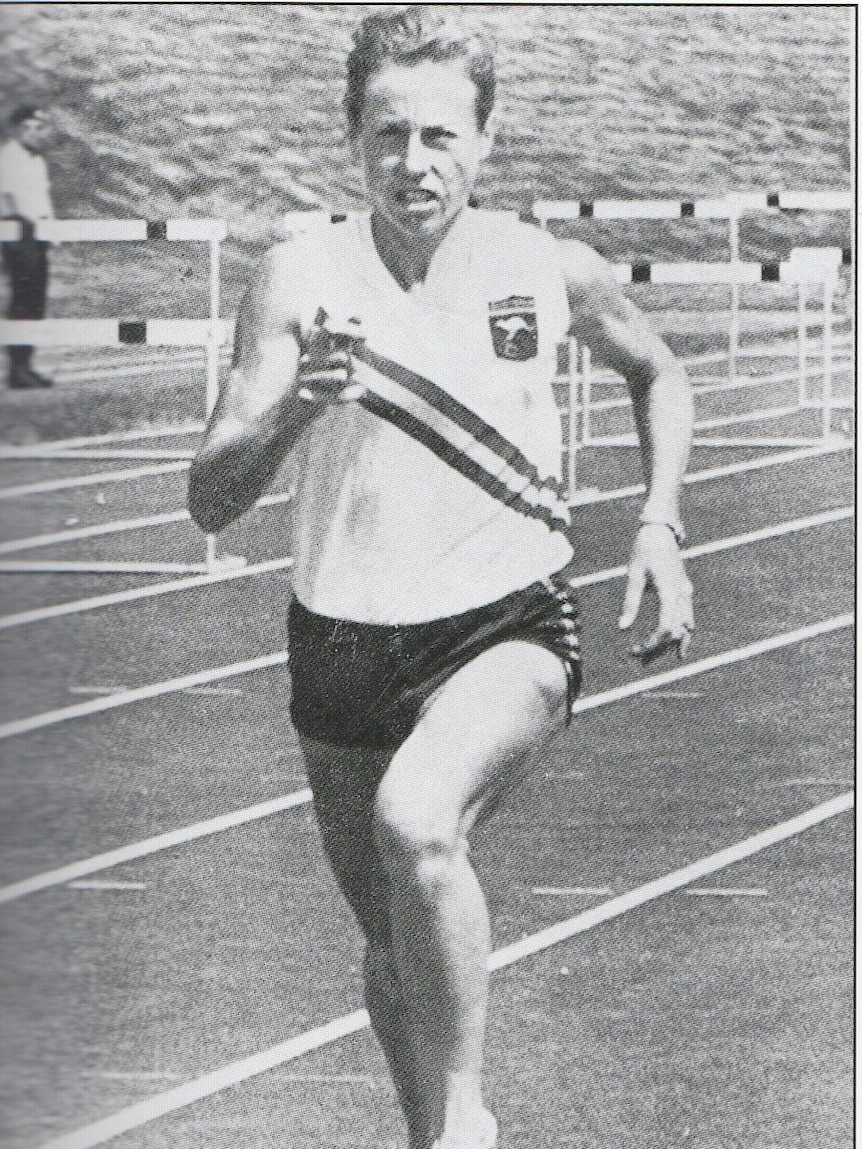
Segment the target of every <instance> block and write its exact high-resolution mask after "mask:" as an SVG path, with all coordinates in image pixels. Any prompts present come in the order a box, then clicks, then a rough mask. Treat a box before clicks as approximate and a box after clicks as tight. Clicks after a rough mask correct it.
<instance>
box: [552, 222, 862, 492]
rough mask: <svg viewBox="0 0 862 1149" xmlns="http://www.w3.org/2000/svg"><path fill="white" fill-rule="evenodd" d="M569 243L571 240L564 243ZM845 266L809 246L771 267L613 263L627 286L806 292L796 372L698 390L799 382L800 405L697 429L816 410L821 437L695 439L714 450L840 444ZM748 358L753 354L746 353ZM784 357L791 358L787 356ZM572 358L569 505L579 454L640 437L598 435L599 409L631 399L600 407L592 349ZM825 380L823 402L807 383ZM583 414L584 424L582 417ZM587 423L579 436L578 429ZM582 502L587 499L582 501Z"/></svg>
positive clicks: (844, 404) (765, 351)
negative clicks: (840, 293)
mask: <svg viewBox="0 0 862 1149" xmlns="http://www.w3.org/2000/svg"><path fill="white" fill-rule="evenodd" d="M561 242H565V241H561ZM842 260H843V252H842V249H841V248H837V247H823V248H816V247H815V248H810V247H800V248H794V249H793V250H792V251H791V254H790V258H789V259H787V260H784V261H769V262H766V263H743V262H737V263H736V264H733V263H689V264H687V263H634V264H614V265H612V268H611V269H612V272H613V275H614V278H615V279H616V281H617V282H618V283H620V284H628V283H643V284H646V283H658V284H666V283H668V284H687V283H692V284H698V283H699V284H712V283H723V284H728V283H733V282H734V281H736V282H740V283H782V284H788V285H793V286H796V287H797V288H798V289H799V296H800V305H799V330H798V338H797V347H796V360H797V361H796V365H795V367H794V368H793V370H792V371H783V372H777V373H772V374H769V375H766V376H761V377H753V378H751V379H749V380H745V381H744V382H743V381H742V380H740V379H737V380H736V381H732V382H731V383H729V384H717V385H714V386H705V387H700V388H695V395H698V394H704V393H709V392H722V391H727V390H732V389H738V388H740V387H742V386H749V385H757V386H760V385H764V384H767V383H776V382H793V381H796V382H797V390H798V394H797V402H796V403H795V404H793V405H782V406H779V407H772V408H762V409H760V410H755V411H753V412H747V413H742V414H737V415H730V416H725V417H723V418H719V419H713V420H701V421H700V422H697V423H695V430H696V431H697V430H701V431H708V430H712V429H718V428H720V427H722V426H731V425H734V424H737V425H738V424H742V423H746V422H758V421H760V420H763V419H770V418H781V417H783V416H786V415H790V414H795V413H796V412H797V411H799V410H804V409H816V410H820V412H821V428H820V436H819V438H805V437H802V436H797V437H792V438H791V437H788V436H759V437H753V436H745V437H739V438H729V437H723V438H719V437H711V436H701V437H696V438H695V440H694V444H695V445H696V446H711V447H745V448H749V447H787V446H794V445H799V446H813V445H816V444H817V443H821V442H823V441H824V440H826V441H828V440H830V439H831V438H833V432H832V418H833V413H834V412H835V411H836V410H839V409H846V408H850V407H852V405H853V401H852V399H845V400H842V399H839V398H836V396H835V394H834V375H835V365H836V341H835V338H834V333H833V305H834V296H835V289H836V286H837V284H838V279H839V268H840V266H841V263H842ZM813 286H815V287H816V286H819V287H820V288H821V289H822V293H823V342H822V355H821V356H820V357H819V358H820V361H821V363H822V366H821V369H820V370H815V371H813V372H812V371H811V369H810V367H809V360H810V358H811V355H810V350H809V342H808V338H807V324H808V315H807V311H806V299H807V293H808V291H809V289H810V288H811V287H813ZM740 354H741V356H743V357H745V356H746V355H747V354H749V352H747V351H746V350H745V349H743V350H741V352H740ZM751 354H752V355H753V357H755V358H756V357H765V356H771V357H773V356H774V357H778V358H780V357H781V356H780V355H779V356H775V349H774V348H768V347H767V348H756V349H754V351H753V352H752V353H751ZM723 357H724V356H723V354H722V353H719V355H703V356H698V357H695V359H696V360H697V361H699V362H716V361H718V360H719V359H720V358H723ZM784 357H787V356H786V354H785V356H784ZM572 364H573V360H572V359H571V358H570V363H569V372H568V378H567V383H568V394H569V412H570V413H569V434H572V433H573V432H574V434H575V439H574V441H569V442H568V443H567V450H566V453H567V455H568V458H569V491H570V501H571V500H572V498H573V495H574V491H575V486H574V482H575V479H576V475H577V471H576V464H574V463H573V462H572V459H573V457H576V456H577V452H578V450H579V449H580V448H584V447H620V446H636V445H637V443H638V439H637V436H636V435H632V434H629V435H596V434H595V432H594V427H593V416H594V414H595V413H596V412H598V411H608V410H613V409H623V408H627V407H629V406H630V400H629V399H628V398H620V399H605V400H599V401H595V400H594V399H593V388H594V383H595V377H594V375H593V371H592V364H591V359H590V355H589V349H588V348H583V349H582V351H581V358H580V367H579V368H578V367H577V366H576V367H574V369H573V366H572ZM812 377H813V378H820V379H822V381H823V385H822V386H823V389H822V396H821V398H820V399H819V400H818V399H814V398H812V397H811V396H809V395H808V381H809V379H810V378H812ZM579 416H580V420H579V419H578V417H579ZM579 422H580V434H578V426H579ZM578 498H579V499H580V495H579V496H578Z"/></svg>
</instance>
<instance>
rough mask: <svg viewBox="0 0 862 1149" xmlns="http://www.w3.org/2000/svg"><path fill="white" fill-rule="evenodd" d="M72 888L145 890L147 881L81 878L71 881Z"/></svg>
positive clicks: (70, 887)
mask: <svg viewBox="0 0 862 1149" xmlns="http://www.w3.org/2000/svg"><path fill="white" fill-rule="evenodd" d="M68 887H69V889H70V890H100V891H101V890H145V889H146V888H147V883H146V882H112V881H109V880H108V879H99V878H93V879H91V880H89V881H86V880H81V881H77V882H69V883H68Z"/></svg>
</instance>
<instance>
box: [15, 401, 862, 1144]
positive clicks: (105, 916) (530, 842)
mask: <svg viewBox="0 0 862 1149" xmlns="http://www.w3.org/2000/svg"><path fill="white" fill-rule="evenodd" d="M615 393H616V392H615V391H613V389H608V390H607V392H606V394H607V395H612V394H615ZM757 401H758V402H763V404H764V406H773V405H776V406H778V407H781V405H782V397H781V394H780V393H779V392H778V391H776V392H772V393H770V395H769V396H768V397H763V396H758V399H757ZM752 402H753V400H752V398H751V396H748V397H747V398H746V397H745V396H739V395H736V394H734V395H730V394H724V393H719V394H718V395H715V396H710V397H709V398H707V397H705V396H704V397H703V398H702V399H701V400H699V408H698V411H699V418H702V419H704V420H708V419H710V418H724V417H727V416H734V415H746V414H749V415H751V416H752V418H751V419H750V420H748V421H747V422H745V423H744V424H741V425H740V426H742V427H743V428H744V429H743V430H742V431H741V432H740V433H750V434H751V435H752V436H757V435H758V434H763V433H764V432H765V431H767V430H768V431H769V433H773V432H774V431H775V429H776V428H777V427H781V428H786V429H787V433H788V434H793V433H798V431H799V425H798V424H799V422H800V421H803V422H804V420H805V419H806V418H807V415H806V413H803V414H802V415H800V416H794V415H784V416H774V417H770V418H768V419H761V418H758V417H756V411H755V410H754V408H753V407H752V406H751V404H752ZM746 403H748V406H747V407H746ZM617 418H619V419H620V420H621V422H620V425H619V427H617V426H616V424H614V423H613V420H615V419H617ZM608 419H609V423H608V425H607V429H608V431H609V432H613V431H615V430H625V429H626V428H625V426H624V425H623V421H622V420H623V417H622V416H617V415H609V416H608ZM736 431H739V427H737V428H736ZM195 441H196V437H195V435H194V434H190V435H175V434H172V435H167V436H164V437H162V438H159V437H149V438H147V439H146V440H141V441H136V440H131V439H126V440H119V439H118V440H115V441H111V442H107V443H104V444H102V445H101V446H102V447H103V448H104V450H106V451H109V452H110V451H111V450H112V449H113V450H115V451H116V450H119V451H122V450H124V449H128V450H132V451H134V450H136V449H138V448H143V449H146V450H153V451H156V452H176V451H180V452H186V453H188V451H190V450H191V449H192V448H193V446H194V442H195ZM175 461H176V460H175ZM164 462H165V460H164V459H161V460H158V459H153V458H150V459H146V460H139V461H138V462H135V463H132V462H130V461H128V460H121V459H104V458H103V459H86V458H81V459H79V460H76V461H75V462H74V463H71V462H69V461H58V460H48V459H45V460H39V461H37V460H35V459H30V460H29V461H28V460H20V459H19V460H14V461H7V462H4V463H3V464H2V467H3V469H2V471H0V480H2V482H3V483H4V484H5V485H6V488H7V495H8V497H7V498H5V499H4V502H3V509H4V522H5V523H6V526H5V533H4V541H3V549H4V551H5V552H6V553H5V554H4V555H3V559H4V560H8V561H13V560H16V559H27V560H33V559H36V558H39V557H42V556H45V555H48V554H50V557H51V559H52V560H57V559H59V560H66V561H68V562H75V561H80V560H83V559H84V558H86V560H87V561H88V562H91V561H93V560H94V559H95V560H99V559H101V560H103V561H127V562H129V563H135V562H137V561H140V559H141V557H142V555H145V556H146V559H147V561H148V562H153V561H157V562H164V563H165V564H167V565H169V564H171V563H189V562H194V561H196V559H197V558H199V557H200V553H201V543H202V541H201V538H200V536H199V534H198V533H197V532H196V531H195V529H194V528H193V527H192V526H191V525H190V524H189V523H188V522H187V521H185V519H184V516H183V514H182V509H183V500H184V487H185V476H184V474H183V471H182V470H177V469H171V470H166V469H164V467H163V464H164ZM579 466H580V467H581V468H582V471H581V481H582V483H583V485H585V486H589V485H592V484H595V485H596V486H598V487H599V488H600V489H601V490H602V491H604V492H613V491H616V492H617V493H616V495H608V496H607V497H605V498H603V500H602V501H601V502H596V503H593V504H586V505H584V506H583V507H581V508H579V509H578V510H577V511H576V519H577V521H578V522H579V523H580V524H581V530H580V531H579V532H578V534H577V539H578V544H577V545H578V554H577V568H576V569H577V575H578V578H579V581H580V582H581V590H580V595H581V600H582V606H583V613H584V620H585V636H584V647H585V658H586V665H587V677H586V682H585V693H584V699H583V701H582V703H581V705H580V710H581V713H580V714H579V715H578V716H577V717H576V718H575V720H574V722H573V724H572V728H571V730H570V731H567V732H565V733H562V734H561V735H560V736H559V738H557V739H556V741H555V742H554V744H553V745H552V746H551V747H550V748H549V750H548V751H547V753H546V754H545V755H544V757H543V759H542V760H541V762H539V763H538V764H537V767H536V770H535V773H534V776H533V777H532V778H531V779H530V780H529V781H528V783H527V784H526V785H525V786H524V788H523V789H522V790H521V791H520V793H519V794H518V795H517V796H516V797H515V798H514V800H513V801H512V802H511V804H510V805H509V806H508V807H507V808H506V809H505V810H504V811H502V812H501V813H500V814H499V815H498V817H497V818H496V819H495V821H494V822H492V823H491V824H490V825H489V826H488V827H487V828H485V829H483V830H481V831H480V832H478V833H477V834H476V836H475V843H474V853H475V858H476V861H477V866H478V868H479V870H480V872H481V875H482V877H483V880H484V882H485V885H486V889H487V891H488V894H489V899H490V903H491V910H492V918H493V924H494V938H495V945H496V947H497V955H498V956H497V958H496V964H497V965H500V966H505V968H503V969H501V970H500V972H498V973H496V974H495V976H494V981H493V1019H492V1024H491V1031H490V1034H489V1051H488V1061H489V1096H490V1099H491V1101H492V1103H493V1105H494V1107H495V1109H496V1110H497V1112H498V1113H499V1115H500V1118H501V1125H502V1129H503V1131H504V1139H503V1141H502V1143H501V1149H518V1147H520V1146H525V1147H526V1146H530V1147H532V1146H536V1145H541V1146H547V1147H555V1146H560V1147H566V1149H568V1147H572V1149H587V1147H588V1146H590V1147H602V1149H605V1147H608V1149H610V1147H614V1149H617V1147H619V1149H627V1147H629V1146H632V1147H635V1146H637V1147H638V1149H643V1147H649V1149H664V1147H665V1146H667V1147H670V1146H677V1145H682V1146H688V1145H691V1146H695V1145H696V1146H698V1147H699V1149H701V1147H702V1149H727V1147H728V1146H740V1147H744V1149H761V1147H762V1149H778V1147H779V1146H780V1147H782V1149H783V1147H785V1146H789V1145H792V1146H794V1147H800V1149H822V1147H823V1146H825V1145H829V1146H830V1149H833V1147H838V1149H840V1147H845V1146H847V1147H849V1145H850V1144H851V1128H850V1125H851V1053H850V1011H851V1007H852V996H851V995H852V984H851V982H852V952H851V908H850V907H851V901H850V898H851V880H852V877H851V875H852V840H851V821H852V814H851V812H850V811H851V805H852V794H851V791H852V783H853V775H852V747H851V736H852V677H851V675H852V638H851V635H852V631H851V628H850V625H849V624H850V622H851V616H850V613H849V612H850V611H852V605H853V592H852V585H851V575H852V544H853V532H854V523H853V519H852V502H853V494H852V469H851V463H850V454H849V451H848V450H847V449H846V448H842V447H841V445H840V444H837V445H835V446H833V447H830V446H829V445H825V446H824V447H823V448H822V449H819V448H812V449H805V450H794V449H781V450H778V449H760V448H754V447H753V448H750V449H745V450H740V449H733V450H729V449H719V448H715V449H705V448H699V449H698V450H697V451H696V452H695V454H694V457H693V460H692V466H691V472H692V478H693V479H694V480H695V481H692V482H690V483H689V484H688V486H687V491H686V496H685V508H686V518H687V520H688V523H689V527H690V539H689V544H688V545H689V546H690V547H691V548H693V553H692V557H691V559H690V571H691V574H692V578H693V580H694V582H695V585H696V588H697V606H698V632H697V638H696V643H695V645H694V647H693V649H692V652H691V656H690V659H689V661H688V662H687V663H686V664H684V666H683V667H681V668H680V667H678V666H677V664H675V663H674V662H672V661H671V660H670V659H668V660H666V661H659V662H657V663H655V664H653V665H652V666H650V667H648V668H646V669H644V670H641V669H640V668H639V667H638V666H637V665H636V664H635V663H633V662H632V660H631V659H630V658H629V657H628V655H627V653H626V647H627V642H626V641H624V639H623V637H622V636H620V635H619V634H618V633H617V632H616V630H615V626H614V622H615V618H616V612H617V609H618V606H619V601H620V596H621V591H622V583H621V579H620V570H619V568H620V565H621V564H622V563H624V562H625V560H626V558H627V553H626V552H627V547H628V544H629V539H630V537H631V532H632V529H633V525H634V522H635V519H636V515H637V510H638V505H639V504H638V499H637V498H636V497H635V496H634V494H633V488H636V486H637V483H638V481H639V476H638V473H637V466H636V459H635V452H634V451H632V450H630V449H625V448H623V449H620V450H618V451H607V450H595V451H592V450H590V451H586V452H584V455H583V458H582V460H581V461H580V462H579ZM159 467H162V469H161V470H159ZM123 469H125V470H136V472H137V473H136V474H134V475H129V476H124V477H123V478H118V477H114V478H113V480H110V479H106V480H105V481H102V480H99V481H90V482H88V483H84V484H81V485H77V486H70V485H69V480H70V476H86V475H89V476H93V475H96V474H104V473H110V472H111V471H117V470H123ZM698 471H701V472H702V473H701V475H700V476H698V474H697V472H698ZM287 482H288V479H287V476H282V479H281V482H280V486H279V487H278V488H277V490H276V492H275V493H276V495H277V494H278V491H279V490H280V491H282V492H284V491H285V490H286V487H287ZM34 483H35V484H38V485H39V486H40V487H41V488H42V489H39V490H24V491H21V490H18V491H17V492H13V491H12V490H11V489H12V488H13V487H17V488H22V487H23V488H29V487H30V486H32V485H33V484H34ZM0 494H3V491H2V490H0ZM289 516H290V507H289V501H286V500H285V499H284V498H282V499H278V498H276V499H275V500H274V501H272V502H271V503H270V505H269V506H266V507H262V508H260V509H258V510H257V511H255V512H253V513H252V514H251V515H249V516H248V518H247V519H246V520H244V521H242V522H241V523H239V524H237V525H236V526H234V527H232V528H230V529H229V530H228V531H227V532H225V535H224V537H223V539H222V541H221V547H222V549H223V550H226V551H228V552H232V553H241V554H243V555H245V556H246V557H247V558H248V561H249V563H251V564H262V563H266V564H268V565H267V566H264V567H263V568H262V569H261V570H259V571H258V573H252V574H249V573H248V572H243V573H241V574H240V573H237V572H234V573H233V575H231V577H226V578H225V579H224V580H223V581H220V582H215V583H209V582H207V581H206V580H204V579H200V578H198V579H194V578H189V577H178V576H176V575H173V576H172V575H170V574H167V573H166V574H165V576H164V577H163V578H162V579H158V578H155V577H152V576H141V575H132V574H129V575H118V574H112V575H100V576H93V575H83V574H64V575H57V574H33V573H28V574H26V575H25V574H18V575H14V574H7V575H3V576H2V577H3V579H4V583H3V590H4V594H3V603H4V606H3V617H2V618H0V628H2V631H3V633H2V640H3V642H4V646H5V652H4V664H5V665H6V666H12V667H16V668H17V671H16V673H15V674H12V675H8V676H7V681H6V683H5V685H4V686H3V688H2V700H3V707H2V709H3V714H4V718H5V719H6V721H5V723H4V725H3V726H2V727H0V751H2V753H3V755H4V763H5V764H4V766H3V768H2V774H0V795H2V802H0V806H2V808H3V809H4V811H6V814H5V825H4V827H3V834H2V841H3V845H2V847H0V865H2V869H0V903H2V904H0V922H2V928H3V931H4V936H5V943H4V945H5V950H6V954H7V957H6V959H5V960H4V977H5V978H6V979H7V987H6V989H5V991H4V1002H5V1004H4V1006H3V1011H4V1014H5V1017H4V1019H3V1028H4V1031H5V1032H7V1033H11V1034H12V1035H13V1036H14V1040H13V1041H11V1042H6V1043H4V1052H3V1054H2V1057H3V1059H4V1067H3V1073H2V1081H3V1085H2V1087H0V1088H1V1089H2V1091H3V1092H4V1093H6V1094H7V1096H6V1097H5V1099H4V1101H3V1108H4V1110H5V1112H6V1113H7V1114H8V1116H7V1118H6V1119H5V1120H6V1129H5V1131H4V1133H3V1138H4V1140H3V1143H4V1145H6V1144H8V1146H9V1147H10V1149H47V1147H48V1146H51V1147H52V1149H60V1147H63V1149H73V1147H78V1149H82V1147H83V1146H90V1145H98V1144H106V1143H110V1144H113V1145H116V1146H120V1147H124V1149H156V1147H160V1149H161V1147H164V1149H167V1147H170V1149H192V1147H198V1146H200V1147H201V1149H203V1147H207V1149H209V1147H216V1146H217V1147H218V1149H232V1147H234V1146H236V1147H237V1149H239V1147H240V1146H241V1147H243V1149H250V1147H260V1149H263V1147H269V1146H273V1147H275V1146H278V1147H280V1149H285V1147H289V1149H313V1147H314V1149H317V1147H324V1146H325V1147H330V1146H331V1147H333V1149H336V1147H337V1149H365V1147H366V1146H367V1147H369V1149H371V1147H372V1146H373V1147H375V1149H379V1147H380V1146H390V1145H391V1146H393V1147H394V1146H396V1145H399V1144H402V1143H403V1142H402V1141H400V1140H399V1137H400V1136H401V1134H400V1130H399V1125H398V1121H397V1118H396V1116H395V1109H394V1098H393V1093H392V1089H391V1086H390V1085H389V1083H388V1080H387V1078H386V1075H385V1070H384V1067H383V1062H382V1058H381V1055H380V1054H379V1052H378V1051H377V1049H376V1047H375V1046H374V1045H373V1043H372V1042H371V1040H370V1038H369V1036H368V1034H367V1032H366V1031H365V1030H364V1028H363V1026H364V1016H363V1015H362V1013H361V1011H359V1012H357V1011H358V1007H359V1004H360V996H359V992H360V991H359V973H358V970H359V963H360V947H359V941H358V937H357V933H356V930H355V928H354V926H353V924H352V922H351V921H350V919H349V916H348V914H347V912H346V911H345V909H344V907H343V905H342V904H341V901H340V899H339V897H338V895H337V894H336V892H335V890H334V887H333V883H332V881H331V879H330V878H329V876H328V873H327V871H326V867H325V864H324V862H323V858H322V853H321V850H320V846H319V843H318V840H317V837H316V831H315V828H314V825H313V821H312V817H311V813H310V808H309V805H308V801H307V799H308V795H307V791H306V789H305V778H304V775H303V771H302V765H301V761H300V759H299V756H298V752H297V748H296V742H295V738H294V735H293V733H292V730H291V727H290V723H289V720H288V716H287V699H288V690H287V675H286V670H285V667H284V654H283V652H284V649H285V634H284V623H283V613H284V605H285V602H286V599H287V595H288V593H289V586H290V571H289V566H288V565H287V564H286V563H285V562H278V561H277V560H278V559H279V558H280V557H282V556H285V555H287V554H288V553H289V542H288V540H289ZM111 524H113V526H114V527H118V528H119V527H122V529H116V530H115V529H113V527H112V525H111ZM45 538H47V539H49V540H50V541H48V542H46V541H44V540H45ZM36 539H41V540H42V541H41V544H40V545H38V546H37V545H35V543H34V540H36ZM23 540H30V541H29V543H27V544H25V543H24V542H23ZM13 544H14V545H13ZM31 544H32V545H31ZM145 587H148V588H150V589H149V590H144V589H142V588H145ZM159 587H161V591H160V592H157V588H159ZM135 588H137V589H135ZM638 681H641V682H642V685H640V686H635V685H629V684H634V683H635V682H638ZM591 699H592V700H593V701H590V700H591ZM698 863H699V865H698ZM73 864H74V868H70V867H72V866H73ZM692 866H693V867H694V868H689V867H692ZM692 895H697V896H692ZM561 922H563V923H568V924H567V925H566V926H563V927H560V928H559V929H558V930H557V931H556V933H554V932H553V931H552V932H551V933H547V932H545V931H548V930H549V929H550V928H551V927H554V925H555V923H561ZM566 935H570V936H566ZM542 947H544V948H542ZM536 949H537V950H538V952H532V951H533V950H536ZM13 987H14V989H13ZM304 1051H305V1052H304Z"/></svg>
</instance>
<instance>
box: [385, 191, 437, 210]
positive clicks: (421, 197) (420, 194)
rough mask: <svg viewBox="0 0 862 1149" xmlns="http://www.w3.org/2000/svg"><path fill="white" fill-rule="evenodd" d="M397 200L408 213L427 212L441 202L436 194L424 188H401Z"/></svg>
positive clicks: (397, 193)
mask: <svg viewBox="0 0 862 1149" xmlns="http://www.w3.org/2000/svg"><path fill="white" fill-rule="evenodd" d="M395 199H396V202H397V203H398V205H399V206H400V207H403V208H406V209H407V210H408V211H427V210H428V209H429V208H432V207H434V206H435V205H436V204H437V203H438V202H439V201H438V199H437V196H436V195H435V194H434V192H432V191H429V190H428V188H423V187H409V188H400V189H399V190H398V192H396V195H395Z"/></svg>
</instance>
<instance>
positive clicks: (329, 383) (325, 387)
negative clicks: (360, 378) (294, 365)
mask: <svg viewBox="0 0 862 1149" xmlns="http://www.w3.org/2000/svg"><path fill="white" fill-rule="evenodd" d="M297 382H298V383H299V385H300V386H301V387H308V388H309V389H311V390H316V391H328V392H336V391H340V390H341V389H342V387H346V386H347V385H348V384H349V383H350V382H351V376H350V373H349V372H348V371H345V370H344V368H343V367H339V368H337V369H336V370H335V371H300V373H299V377H298V380H297Z"/></svg>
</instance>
